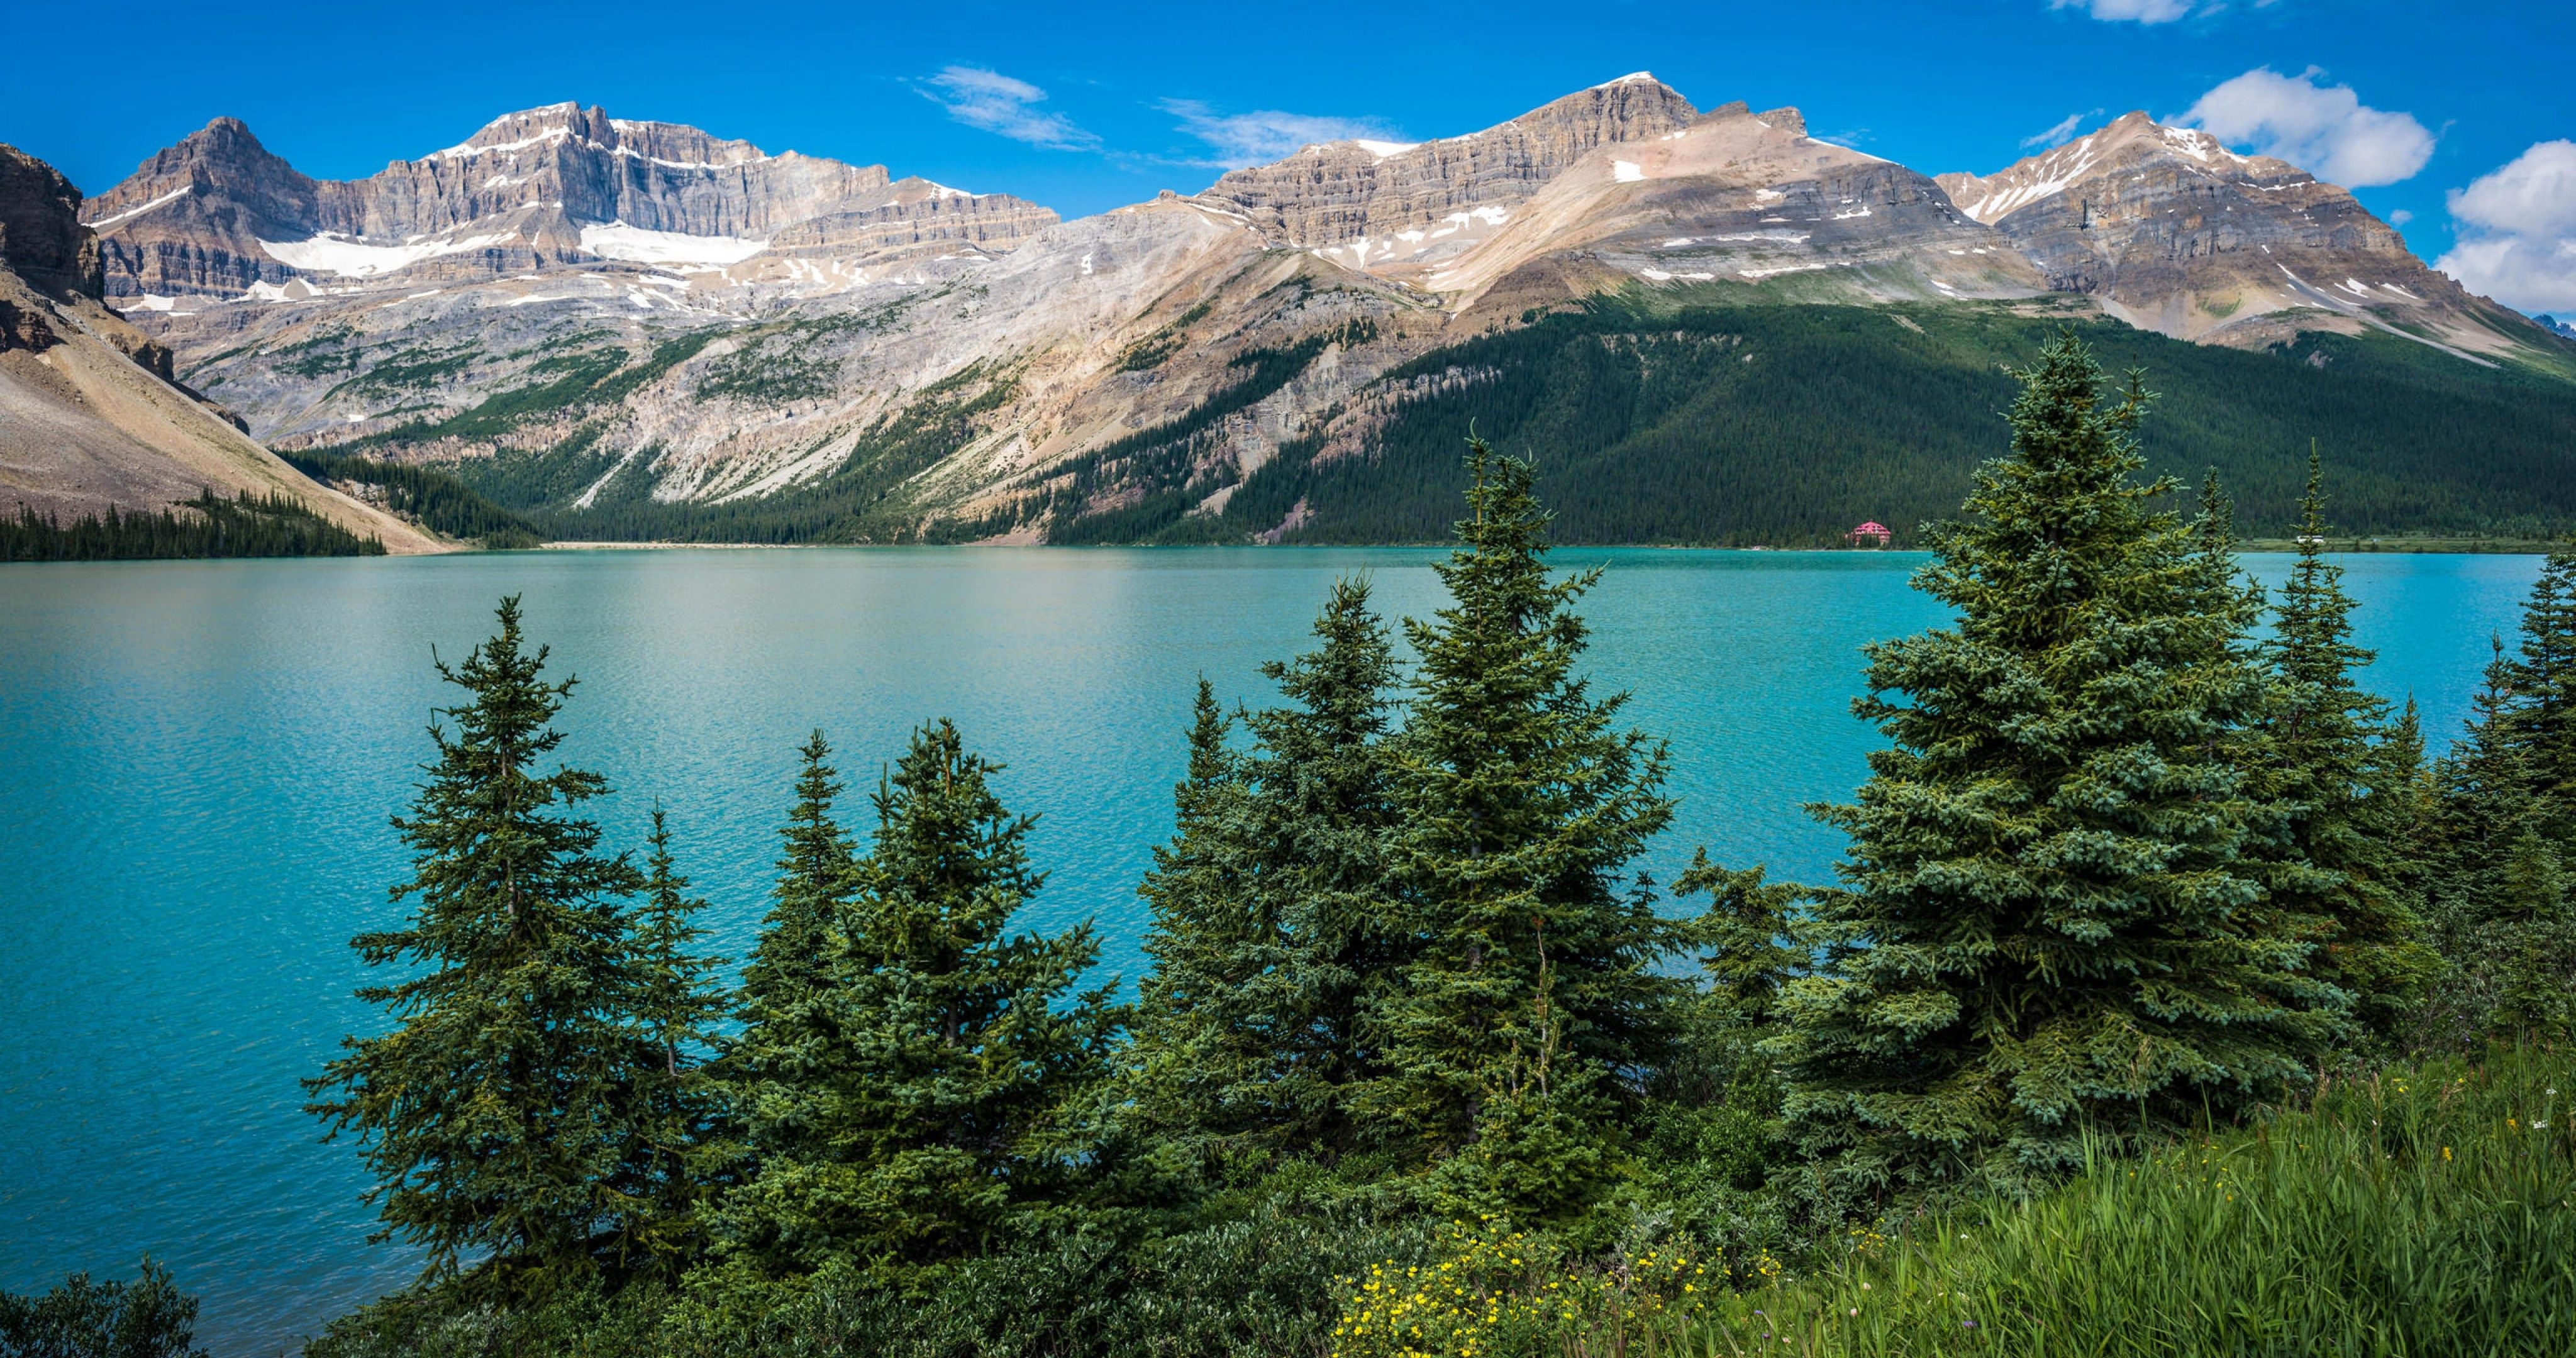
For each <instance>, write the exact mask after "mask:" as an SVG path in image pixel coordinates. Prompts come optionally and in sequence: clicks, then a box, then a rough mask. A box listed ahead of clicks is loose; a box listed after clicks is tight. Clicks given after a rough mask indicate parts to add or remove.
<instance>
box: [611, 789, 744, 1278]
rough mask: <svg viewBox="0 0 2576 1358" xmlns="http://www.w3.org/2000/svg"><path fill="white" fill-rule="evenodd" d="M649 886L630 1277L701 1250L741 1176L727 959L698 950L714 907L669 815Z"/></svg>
mask: <svg viewBox="0 0 2576 1358" xmlns="http://www.w3.org/2000/svg"><path fill="white" fill-rule="evenodd" d="M645 846H646V850H647V852H646V855H645V859H644V881H643V884H642V887H641V889H640V892H639V899H638V901H637V904H636V907H635V910H634V912H633V914H632V917H631V919H630V922H629V928H630V934H629V966H630V967H631V969H632V973H633V975H632V978H631V980H630V982H629V984H630V986H631V987H632V989H631V992H630V997H629V1000H628V1010H629V1012H630V1013H631V1015H632V1017H633V1020H634V1023H635V1027H636V1030H637V1033H636V1035H637V1036H638V1037H640V1038H641V1039H642V1040H643V1042H644V1045H645V1049H646V1050H645V1060H644V1062H643V1065H642V1066H641V1068H639V1069H638V1070H636V1071H635V1072H634V1073H633V1075H632V1077H631V1078H632V1084H631V1086H630V1097H631V1099H632V1100H633V1107H632V1112H631V1113H630V1115H629V1116H630V1117H631V1119H632V1123H633V1126H634V1129H635V1141H636V1145H635V1150H634V1154H633V1156H632V1163H631V1167H630V1170H629V1173H630V1174H631V1175H632V1181H631V1183H629V1184H627V1185H624V1187H625V1189H626V1192H627V1193H628V1195H629V1196H630V1197H631V1198H632V1199H633V1200H634V1206H633V1207H632V1208H631V1209H630V1211H631V1212H632V1215H633V1216H634V1218H635V1223H636V1224H635V1226H634V1228H633V1229H632V1230H631V1231H630V1232H629V1239H628V1240H626V1241H624V1242H622V1243H623V1246H624V1249H625V1255H624V1257H623V1258H622V1259H621V1260H620V1265H621V1267H622V1268H623V1269H625V1270H626V1271H628V1272H633V1273H642V1274H646V1275H649V1276H654V1277H660V1278H676V1277H678V1276H679V1275H680V1274H681V1273H683V1272H685V1271H686V1269H687V1268H688V1266H689V1265H691V1264H693V1263H695V1262H696V1261H697V1260H698V1258H699V1257H700V1256H701V1255H702V1254H703V1253H704V1251H705V1249H706V1247H707V1245H708V1243H709V1240H708V1231H709V1227H710V1225H711V1224H712V1223H711V1217H712V1214H713V1212H714V1209H715V1205H716V1202H717V1199H718V1197H719V1196H720V1195H721V1194H722V1193H723V1192H724V1190H726V1189H728V1188H730V1187H732V1186H733V1184H734V1183H735V1182H736V1181H737V1179H738V1177H739V1173H740V1167H741V1159H742V1147H741V1146H740V1145H739V1144H738V1143H737V1142H735V1141H734V1140H732V1139H731V1137H730V1133H731V1131H732V1128H731V1125H730V1123H731V1109H730V1106H729V1101H728V1100H727V1099H726V1098H725V1092H726V1091H725V1089H724V1087H723V1086H722V1084H721V1083H719V1080H718V1075H717V1072H716V1070H715V1069H714V1068H711V1067H710V1066H709V1065H708V1058H709V1056H710V1055H712V1054H714V1053H716V1052H717V1051H718V1050H719V1049H720V1044H719V1042H718V1039H717V1037H716V1024H717V1023H718V1022H719V1021H720V1020H722V1019H723V1018H724V1017H725V1015H726V1011H727V1009H728V1007H729V1006H728V1003H727V997H726V996H725V994H724V993H723V992H722V990H721V989H720V988H719V987H718V986H717V985H716V982H715V979H714V978H715V972H716V969H717V968H718V967H720V966H722V965H723V964H724V959H723V958H721V957H714V956H709V955H705V954H701V953H699V952H698V951H697V947H698V944H699V942H700V941H701V940H702V939H704V938H705V937H706V935H707V931H706V930H705V929H704V928H703V927H701V926H700V925H699V924H698V923H697V915H698V912H699V911H701V910H704V909H705V908H706V905H707V903H706V902H705V901H703V900H700V899H698V898H696V897H693V896H691V895H689V894H688V891H689V879H688V878H686V877H684V876H681V875H680V872H679V864H678V861H677V860H676V859H674V858H673V856H672V854H671V831H670V826H669V823H668V820H667V818H666V817H665V816H664V814H663V811H662V808H661V807H659V806H656V807H654V808H653V831H652V833H651V835H650V836H648V837H647V838H646V840H645Z"/></svg>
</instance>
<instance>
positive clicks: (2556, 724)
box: [2510, 547, 2576, 845]
mask: <svg viewBox="0 0 2576 1358" xmlns="http://www.w3.org/2000/svg"><path fill="white" fill-rule="evenodd" d="M2510 682H2511V685H2512V688H2513V692H2514V700H2513V721H2512V723H2511V728H2510V729H2511V732H2512V737H2511V738H2512V741H2513V743H2514V744H2515V745H2516V746H2517V747H2518V748H2519V749H2520V751H2521V755H2522V764H2523V771H2524V774H2525V776H2526V777H2527V778H2529V780H2530V795H2531V798H2532V802H2533V807H2534V811H2535V813H2536V814H2537V815H2538V816H2539V818H2540V823H2541V825H2542V827H2543V829H2544V831H2545V833H2546V834H2547V835H2548V837H2549V838H2550V839H2551V840H2553V841H2555V842H2556V843H2557V844H2560V845H2564V844H2568V843H2571V842H2576V547H2571V548H2562V549H2560V550H2559V551H2555V552H2552V553H2550V555H2549V558H2548V560H2547V561H2545V562H2544V563H2542V565H2541V568H2540V579H2539V580H2538V581H2536V582H2534V584H2533V585H2532V587H2531V598H2530V600H2529V601H2528V602H2526V603H2525V604H2524V605H2523V609H2522V645H2521V655H2520V658H2519V659H2518V660H2516V661H2515V662H2514V664H2513V669H2512V678H2511V681H2510Z"/></svg>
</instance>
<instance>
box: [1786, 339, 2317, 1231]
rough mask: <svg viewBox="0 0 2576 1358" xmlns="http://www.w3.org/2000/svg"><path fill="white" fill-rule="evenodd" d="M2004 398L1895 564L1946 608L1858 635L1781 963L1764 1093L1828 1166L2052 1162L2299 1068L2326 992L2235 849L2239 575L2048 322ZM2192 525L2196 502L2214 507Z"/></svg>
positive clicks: (1973, 1166) (1894, 1173) (1868, 1179)
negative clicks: (1803, 905)
mask: <svg viewBox="0 0 2576 1358" xmlns="http://www.w3.org/2000/svg"><path fill="white" fill-rule="evenodd" d="M2025 381H2026V386H2025V388H2024V390H2023V394H2022V396H2021V398H2020V399H2019V400H2018V401H2017V402H2016V403H2015V404H2014V407H2013V414H2012V419H2013V451H2012V455H2011V456H2009V457H2007V458H2003V459H2000V460H1997V461H1995V462H1992V463H1990V464H1988V465H1987V466H1986V467H1985V468H1983V469H1982V470H1980V471H1979V473H1978V477H1977V490H1976V493H1975V494H1974V495H1972V496H1971V497H1970V498H1969V500H1968V504H1967V511H1968V514H1969V517H1968V519H1967V520H1966V521H1965V522H1961V523H1956V524H1949V525H1944V526H1942V527H1940V528H1938V529H1936V530H1935V531H1934V533H1933V539H1932V541H1933V551H1934V559H1933V561H1932V562H1931V563H1930V564H1929V565H1927V566H1925V567H1924V568H1923V570H1922V571H1921V572H1920V573H1919V574H1918V575H1917V576H1916V582H1915V583H1916V586H1917V587H1918V588H1920V589H1923V590H1924V591H1926V592H1927V593H1929V594H1931V595H1932V596H1933V597H1934V598H1937V599H1939V600H1941V601H1942V602H1943V603H1945V604H1947V605H1949V606H1950V607H1951V608H1953V609H1955V610H1957V611H1958V614H1959V619H1960V620H1959V624H1958V625H1957V626H1956V627H1954V628H1943V629H1938V630H1935V631H1931V632H1927V633H1923V634H1920V635H1917V636H1914V637H1910V638H1907V639H1904V640H1901V641H1895V642H1888V643H1882V644H1878V645H1875V646H1872V647H1870V648H1869V649H1868V652H1867V654H1868V656H1869V668H1868V682H1869V687H1870V689H1871V691H1872V692H1871V696H1868V697H1865V698H1862V699H1860V700H1858V701H1857V702H1856V703H1855V704H1854V709H1855V711H1857V712H1858V713H1859V714H1861V715H1862V716H1864V717H1866V718H1869V719H1871V720H1873V721H1875V722H1877V723H1878V724H1879V727H1880V729H1881V730H1882V731H1884V732H1885V733H1886V734H1887V735H1888V736H1890V737H1891V738H1892V739H1893V741H1894V744H1893V745H1892V746H1890V747H1889V748H1886V749H1882V750H1879V751H1875V752H1873V753H1872V754H1871V755H1870V777H1869V780H1868V781H1867V782H1866V783H1865V784H1864V785H1863V786H1862V787H1861V789H1860V793H1859V796H1858V799H1857V801H1856V803H1855V804H1851V805H1844V806H1835V807H1829V808H1823V809H1821V811H1820V814H1821V815H1823V816H1824V818H1825V819H1826V820H1828V821H1829V822H1830V823H1832V824H1834V825H1836V826H1838V827H1840V828H1842V829H1843V830H1844V831H1845V832H1847V833H1848V834H1849V835H1850V836H1851V847H1850V849H1849V851H1848V854H1847V856H1846V861H1845V862H1844V863H1843V864H1842V865H1841V867H1840V868H1839V872H1840V874H1841V876H1842V878H1843V881H1844V886H1843V887H1842V888H1841V889H1838V890H1834V891H1829V892H1824V893H1820V894H1819V896H1818V898H1817V906H1816V910H1815V914H1814V920H1813V926H1814V937H1815V939H1816V940H1817V942H1818V943H1819V944H1820V945H1821V947H1822V950H1823V951H1822V958H1823V962H1824V965H1823V968H1822V970H1821V972H1820V974H1818V975H1816V976H1813V977H1807V978H1802V979H1800V980H1798V981H1796V982H1794V983H1792V984H1791V985H1790V986H1789V988H1788V990H1787V992H1786V998H1785V1000H1784V1002H1783V1006H1782V1007H1783V1009H1784V1010H1785V1013H1786V1017H1787V1018H1788V1020H1789V1025H1790V1030H1789V1032H1788V1033H1787V1034H1786V1035H1785V1036H1784V1037H1783V1038H1782V1039H1781V1040H1780V1042H1779V1044H1778V1049H1779V1050H1780V1052H1781V1054H1782V1056H1783V1057H1784V1059H1785V1061H1786V1063H1787V1066H1788V1069H1789V1071H1790V1072H1791V1074H1792V1078H1793V1081H1794V1085H1795V1087H1794V1089H1793V1092H1792V1094H1791V1096H1790V1100H1789V1108H1788V1111H1789V1115H1790V1117H1791V1118H1792V1119H1793V1120H1794V1121H1795V1122H1796V1123H1797V1124H1798V1125H1799V1127H1800V1129H1801V1131H1802V1134H1803V1135H1804V1136H1805V1138H1806V1139H1807V1141H1808V1144H1809V1145H1810V1146H1811V1147H1812V1148H1813V1150H1814V1151H1815V1153H1817V1154H1818V1155H1820V1156H1824V1157H1828V1158H1830V1159H1832V1160H1833V1161H1834V1162H1835V1165H1836V1173H1837V1176H1838V1177H1840V1178H1842V1179H1843V1180H1845V1181H1846V1182H1847V1183H1851V1184H1855V1185H1869V1186H1873V1187H1877V1188H1880V1189H1886V1188H1892V1187H1895V1186H1899V1185H1903V1184H1909V1183H1920V1182H1925V1181H1928V1180H1934V1179H1940V1178H1947V1177H1952V1176H1956V1175H1959V1174H1962V1173H1966V1172H1969V1171H1971V1170H1976V1171H1982V1172H1985V1173H1989V1174H1994V1175H1997V1176H1999V1177H2002V1178H2006V1179H2011V1178H2014V1177H2017V1176H2019V1175H2023V1174H2027V1173H2033V1172H2036V1173H2039V1174H2043V1175H2044V1174H2047V1173H2051V1172H2054V1171H2056V1170H2059V1169H2062V1168H2064V1167H2066V1166H2069V1165H2071V1164H2073V1163H2075V1162H2076V1159H2077V1157H2078V1156H2079V1155H2080V1153H2081V1149H2082V1138H2083V1136H2084V1135H2085V1133H2086V1129H2087V1128H2088V1127H2092V1126H2094V1125H2097V1124H2102V1125H2111V1126H2116V1127H2123V1128H2126V1129H2129V1130H2131V1131H2135V1132H2144V1131H2147V1130H2149V1129H2151V1128H2160V1127H2175V1126H2181V1125H2188V1124H2190V1123H2192V1122H2195V1121H2197V1120H2199V1119H2201V1118H2203V1117H2206V1116H2209V1115H2210V1114H2211V1113H2212V1112H2213V1111H2217V1112H2221V1113H2224V1112H2227V1111H2230V1110H2233V1109H2235V1108H2239V1107H2242V1106H2244V1105H2245V1104H2246V1103H2247V1102H2248V1101H2250V1100H2253V1099H2257V1098H2261V1097H2265V1096H2269V1095H2272V1094H2274V1093H2276V1092H2277V1091H2280V1090H2282V1089H2284V1088H2286V1087H2289V1086H2291V1085H2293V1084H2295V1083H2296V1082H2298V1081H2300V1080H2301V1079H2303V1078H2304V1075H2305V1070H2306V1068H2305V1066H2304V1065H2303V1063H2302V1059H2301V1058H2302V1056H2303V1055H2304V1054H2305V1053H2307V1052H2310V1051H2313V1050H2315V1049H2316V1047H2317V1046H2318V1045H2319V1044H2320V1043H2321V1042H2322V1041H2323V1040H2324V1039H2325V1037H2326V1036H2328V1035H2329V1034H2330V1032H2331V1028H2330V1026H2329V1021H2330V1020H2331V1018H2332V1013H2331V1011H2330V1008H2329V1006H2330V1005H2331V1003H2332V1001H2333V999H2334V998H2335V997H2334V995H2333V993H2332V992H2331V991H2328V990H2325V989H2324V988H2323V987H2320V986H2318V985H2317V983H2316V982H2314V981H2313V980H2312V979H2310V978H2308V977H2307V975H2306V974H2305V973H2304V971H2303V969H2302V968H2303V964H2304V961H2305V958H2306V956H2307V954H2308V951H2309V948H2310V944H2309V943H2308V942H2307V941H2306V940H2305V939H2304V938H2302V937H2300V936H2299V932H2298V930H2297V929H2295V928H2294V927H2292V926H2291V925H2289V924H2288V923H2287V922H2285V921H2284V920H2282V919H2280V918H2278V917H2277V912H2276V911H2275V910H2273V909H2271V908H2269V907H2268V905H2267V903H2266V902H2265V900H2264V898H2263V895H2262V892H2261V890H2260V887H2259V884H2258V883H2257V882H2256V881H2255V880H2254V879H2253V878H2252V877H2251V876H2250V875H2249V870H2248V868H2247V865H2246V863H2245V862H2244V859H2243V849H2244V845H2245V841H2246V838H2247V833H2248V829H2247V827H2248V823H2249V819H2250V818H2251V816H2252V815H2253V814H2254V811H2255V809H2256V808H2255V806H2254V804H2253V801H2252V796H2251V794H2250V793H2249V792H2248V790H2247V789H2246V787H2245V786H2244V783H2245V777H2244V773H2243V771H2242V770H2241V769H2240V768H2239V767H2237V766H2236V761H2235V760H2233V759H2231V758H2230V757H2229V755H2230V753H2231V752H2232V748H2233V746H2234V745H2235V744H2236V741H2237V734H2238V733H2239V732H2240V731H2242V730H2243V728H2244V727H2245V726H2246V725H2247V724H2248V723H2250V722H2252V721H2253V720H2254V719H2256V718H2257V717H2258V716H2259V714H2260V711H2261V706H2262V701H2263V698H2264V693H2265V686H2264V685H2263V683H2262V681H2261V678H2260V676H2259V674H2258V673H2257V671H2256V670H2255V669H2254V667H2253V666H2251V665H2250V664H2248V663H2246V660H2245V657H2244V656H2243V655H2242V653H2241V649H2240V639H2241V637H2242V635H2243V626H2244V623H2245V618H2244V615H2243V612H2244V611H2243V606H2242V605H2243V594H2242V591H2241V590H2239V589H2238V588H2237V587H2235V586H2234V585H2233V584H2232V583H2231V582H2229V581H2227V580H2225V579H2224V578H2222V577H2221V576H2220V575H2219V573H2218V572H2217V571H2216V570H2214V569H2213V566H2212V564H2211V555H2210V554H2209V553H2208V552H2206V551H2204V550H2203V547H2202V544H2201V543H2199V542H2196V541H2195V535H2194V533H2193V532H2192V531H2191V530H2190V529H2188V528H2186V527H2185V526H2184V525H2183V524H2182V523H2181V522H2180V521H2179V520H2178V519H2177V518H2176V517H2175V516H2173V515H2172V514H2170V513H2159V512H2157V511H2155V510H2154V509H2153V508H2151V502H2152V501H2153V500H2155V499H2156V498H2157V497H2159V496H2162V495H2164V494H2166V493H2168V492H2169V491H2170V490H2171V489H2172V487H2171V484H2170V483H2169V482H2158V483H2148V484H2141V483H2139V482H2138V481H2137V480H2136V479H2135V478H2136V474H2137V472H2138V471H2139V469H2140V467H2141V465H2142V463H2143V459H2142V458H2141V457H2140V455H2139V454H2138V452H2137V448H2136V444H2135V441H2134V439H2133V438H2132V436H2131V431H2132V430H2133V429H2134V428H2135V426H2136V424H2137V421H2138V419H2139V417H2140V416H2141V415H2142V414H2143V413H2144V410H2145V406H2146V403H2147V400H2148V399H2149V398H2148V397H2147V394H2146V393H2145V391H2144V390H2143V389H2142V387H2140V386H2139V385H2138V384H2137V383H2136V382H2135V381H2134V380H2133V381H2132V383H2131V385H2130V386H2129V389H2128V391H2127V393H2126V395H2125V396H2124V397H2122V398H2121V399H2119V400H2117V401H2116V402H2113V403H2111V404H2109V405H2107V406H2106V405H2104V404H2102V400H2101V396H2100V394H2099V388H2100V386H2101V383H2102V374H2101V371H2100V369H2099V368H2098V367H2097V366H2096V365H2095V363H2094V361H2093V358H2092V356H2091V354H2090V353H2089V352H2087V350H2086V349H2085V347H2084V345H2083V344H2082V342H2081V341H2080V340H2079V339H2077V338H2076V337H2075V336H2074V335H2073V334H2068V335H2065V336H2063V337H2061V338H2060V339H2059V340H2058V341H2056V342H2054V343H2052V344H2051V345H2050V347H2049V348H2048V350H2047V352H2046V353H2045V354H2044V355H2043V358H2042V361H2041V364H2040V366H2039V367H2037V368H2035V369H2033V370H2032V371H2030V372H2029V373H2027V374H2026V375H2025ZM2213 531H2215V530H2213Z"/></svg>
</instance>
